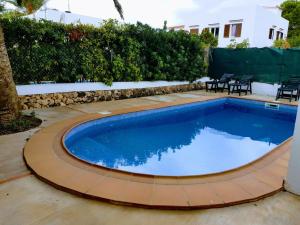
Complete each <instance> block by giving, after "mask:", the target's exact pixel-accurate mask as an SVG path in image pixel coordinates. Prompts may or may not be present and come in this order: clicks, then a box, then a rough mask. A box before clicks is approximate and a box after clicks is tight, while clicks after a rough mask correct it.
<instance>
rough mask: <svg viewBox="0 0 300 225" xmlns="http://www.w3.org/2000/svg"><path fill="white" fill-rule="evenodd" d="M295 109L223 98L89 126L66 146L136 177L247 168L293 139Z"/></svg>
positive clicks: (81, 128)
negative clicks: (270, 107) (266, 107)
mask: <svg viewBox="0 0 300 225" xmlns="http://www.w3.org/2000/svg"><path fill="white" fill-rule="evenodd" d="M295 118H296V107H293V106H281V107H280V109H279V110H271V109H265V107H264V103H262V102H257V101H250V100H240V99H231V98H223V99H218V100H211V101H207V102H199V103H192V104H187V105H181V106H174V107H168V108H163V109H158V110H150V111H144V112H137V113H130V114H125V115H118V116H112V117H107V118H104V119H99V120H95V121H89V122H87V123H84V124H82V125H79V126H77V127H75V128H73V129H72V130H71V131H70V132H69V133H68V134H67V135H66V137H65V145H66V147H67V149H68V151H69V152H70V153H71V154H73V155H74V156H76V157H78V158H80V159H82V160H84V161H87V162H90V163H93V164H98V165H101V166H105V167H109V168H114V169H119V170H124V171H128V172H134V173H142V174H152V175H165V176H188V175H202V174H209V173H216V172H222V171H226V170H230V169H234V168H237V167H240V166H243V165H245V164H247V163H250V162H252V161H254V160H256V159H258V158H260V157H261V156H263V155H265V154H266V153H268V152H269V151H271V150H272V149H274V148H275V147H276V146H277V145H279V144H280V143H282V142H283V141H284V140H286V139H288V138H289V137H290V136H292V135H293V129H294V123H295Z"/></svg>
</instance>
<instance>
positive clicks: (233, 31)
mask: <svg viewBox="0 0 300 225" xmlns="http://www.w3.org/2000/svg"><path fill="white" fill-rule="evenodd" d="M241 34H242V23H235V24H226V25H225V27H224V37H225V38H229V35H230V37H241Z"/></svg>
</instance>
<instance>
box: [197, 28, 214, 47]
mask: <svg viewBox="0 0 300 225" xmlns="http://www.w3.org/2000/svg"><path fill="white" fill-rule="evenodd" d="M200 38H201V40H202V42H203V44H204V45H205V47H217V46H218V39H217V38H216V37H215V36H214V35H213V34H212V33H211V32H210V31H209V30H208V29H204V30H203V31H202V32H201V34H200Z"/></svg>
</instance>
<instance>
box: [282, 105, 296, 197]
mask: <svg viewBox="0 0 300 225" xmlns="http://www.w3.org/2000/svg"><path fill="white" fill-rule="evenodd" d="M285 188H286V189H287V190H288V191H290V192H292V193H294V194H298V195H300V104H299V106H298V113H297V120H296V125H295V131H294V137H293V144H292V150H291V156H290V161H289V168H288V175H287V178H286V182H285Z"/></svg>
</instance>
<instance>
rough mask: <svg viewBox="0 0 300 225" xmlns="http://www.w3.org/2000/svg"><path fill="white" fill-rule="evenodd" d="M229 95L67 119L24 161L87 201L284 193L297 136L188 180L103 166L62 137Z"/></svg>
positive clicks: (212, 201)
mask: <svg viewBox="0 0 300 225" xmlns="http://www.w3.org/2000/svg"><path fill="white" fill-rule="evenodd" d="M224 97H225V96H219V97H215V96H201V97H199V98H195V99H182V100H179V101H175V102H163V103H158V104H154V105H148V106H143V107H132V108H129V109H122V110H114V111H112V113H111V114H109V115H101V114H87V115H83V116H79V117H75V118H73V119H69V120H65V121H61V122H58V123H56V124H53V125H51V126H49V127H47V128H44V129H42V130H40V131H39V132H37V133H36V134H35V135H33V137H32V138H31V139H30V140H29V141H28V142H27V144H26V145H25V147H24V154H23V156H24V160H25V162H26V165H27V166H28V167H29V168H30V169H31V170H32V171H33V173H34V174H35V175H36V176H37V177H38V178H40V179H41V180H44V181H45V182H47V183H49V184H51V185H53V186H54V187H56V188H58V189H61V190H64V191H67V192H70V193H73V194H77V195H80V196H84V197H86V198H92V199H99V200H102V201H108V202H113V203H116V204H124V205H131V206H138V207H144V208H159V209H199V208H216V207H225V206H231V205H235V204H240V203H246V202H252V201H256V200H258V199H261V198H264V197H267V196H270V195H272V194H274V193H277V192H279V191H281V190H283V180H284V177H285V175H286V172H287V166H288V159H289V148H290V144H291V140H292V139H291V138H290V139H288V140H287V141H285V142H283V143H282V144H281V145H279V146H277V147H276V148H275V149H273V150H272V151H270V152H269V153H267V154H266V155H264V156H262V157H261V158H259V159H258V160H256V161H254V162H251V163H249V164H247V165H245V166H243V167H240V168H236V169H234V170H230V171H225V172H221V173H217V174H209V175H199V176H184V177H178V176H177V177H174V176H155V175H147V174H144V175H143V174H136V173H130V172H126V171H116V170H114V169H109V168H101V167H99V166H95V165H92V164H88V163H86V162H83V161H82V160H79V159H77V158H76V157H74V156H73V155H70V154H69V153H68V152H67V151H66V149H65V148H64V146H63V143H62V137H63V136H64V134H65V133H66V132H67V131H68V130H70V128H72V127H74V126H77V125H78V124H80V123H83V122H86V121H89V120H92V119H99V118H104V117H108V116H113V115H119V114H126V113H131V112H138V111H144V110H151V109H158V108H162V107H170V106H176V105H182V104H188V103H194V102H201V101H208V100H213V99H219V98H224ZM229 98H240V99H245V98H243V97H233V96H229ZM245 100H255V101H262V102H272V101H263V100H261V99H260V100H259V99H245ZM276 103H277V104H278V102H276ZM285 105H292V104H285Z"/></svg>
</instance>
